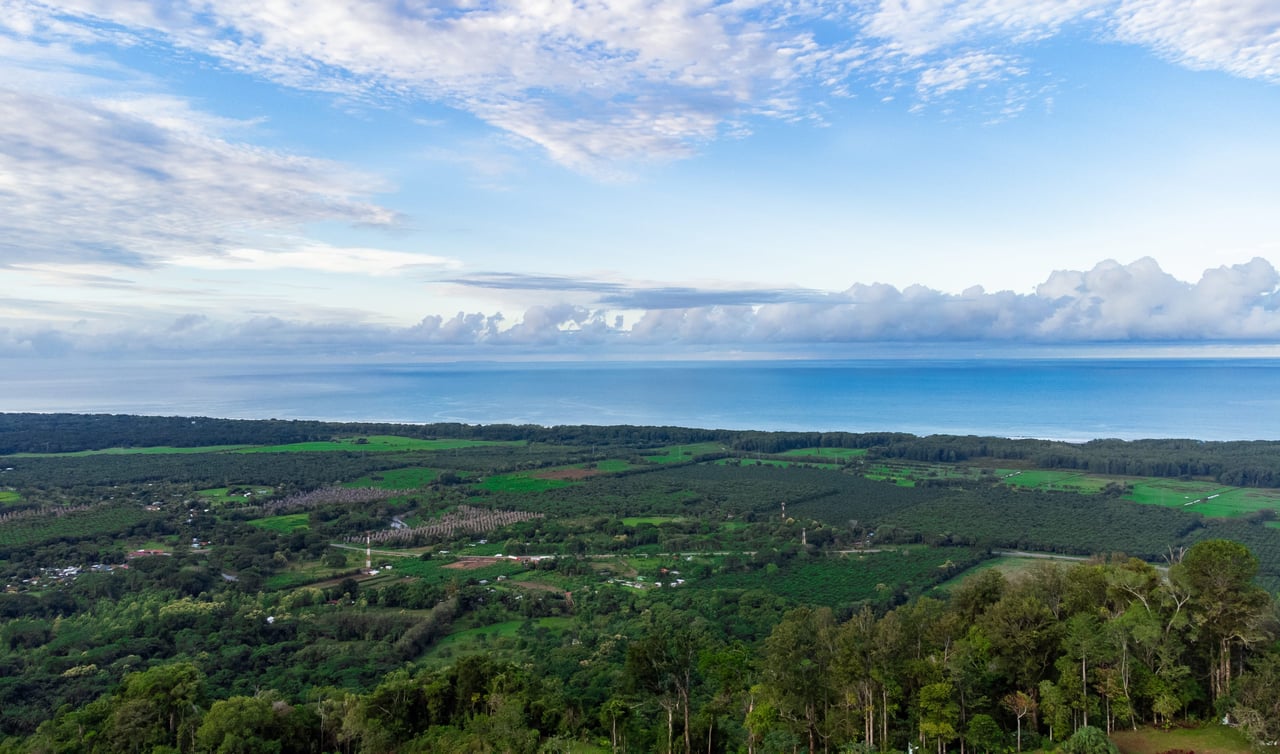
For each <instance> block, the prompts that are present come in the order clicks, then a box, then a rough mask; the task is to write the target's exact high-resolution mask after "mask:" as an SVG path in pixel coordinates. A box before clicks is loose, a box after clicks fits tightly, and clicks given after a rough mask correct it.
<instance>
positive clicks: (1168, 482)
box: [1125, 479, 1280, 518]
mask: <svg viewBox="0 0 1280 754" xmlns="http://www.w3.org/2000/svg"><path fill="white" fill-rule="evenodd" d="M1125 499H1126V500H1132V501H1134V502H1136V503H1144V504H1147V505H1163V506H1165V507H1169V508H1181V509H1182V510H1185V511H1190V512H1195V513H1199V514H1201V515H1204V516H1208V517H1211V518H1219V517H1230V516H1244V515H1248V514H1250V513H1253V512H1254V511H1260V510H1274V511H1276V512H1278V513H1280V490H1273V489H1261V488H1254V487H1247V488H1246V487H1224V486H1222V485H1220V484H1217V483H1216V482H1194V481H1193V482H1185V481H1181V480H1178V479H1144V480H1142V481H1140V482H1135V483H1134V484H1133V492H1132V493H1130V494H1128V495H1126V496H1125Z"/></svg>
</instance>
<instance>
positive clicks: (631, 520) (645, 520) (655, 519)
mask: <svg viewBox="0 0 1280 754" xmlns="http://www.w3.org/2000/svg"><path fill="white" fill-rule="evenodd" d="M621 520H622V523H623V524H625V525H626V526H639V525H640V524H653V525H654V526H657V525H658V524H665V523H668V522H670V521H683V520H684V519H683V518H681V517H679V516H627V517H626V518H623V519H621Z"/></svg>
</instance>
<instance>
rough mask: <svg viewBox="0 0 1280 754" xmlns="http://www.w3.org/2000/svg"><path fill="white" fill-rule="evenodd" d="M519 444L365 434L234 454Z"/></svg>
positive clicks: (380, 450)
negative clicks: (363, 435)
mask: <svg viewBox="0 0 1280 754" xmlns="http://www.w3.org/2000/svg"><path fill="white" fill-rule="evenodd" d="M524 444H525V443H524V442H523V441H509V442H508V441H498V440H418V439H414V438H412V437H399V436H397V435H369V436H368V437H344V438H339V439H336V440H327V441H319V442H295V443H288V444H285V445H260V446H256V447H252V448H243V447H242V448H239V449H238V450H236V451H235V452H237V453H331V452H334V451H351V452H360V453H394V452H404V451H410V450H455V449H459V448H480V447H496V446H523V445H524Z"/></svg>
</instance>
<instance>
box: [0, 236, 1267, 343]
mask: <svg viewBox="0 0 1280 754" xmlns="http://www.w3.org/2000/svg"><path fill="white" fill-rule="evenodd" d="M516 281H518V282H519V284H521V285H524V286H526V287H533V286H537V285H542V286H549V287H550V289H551V290H560V291H563V289H564V288H565V287H566V286H565V281H564V279H562V278H558V277H543V278H538V277H530V278H524V279H522V278H518V277H513V278H512V282H516ZM671 287H672V288H679V287H677V286H671ZM577 288H578V290H579V292H580V291H582V290H587V291H590V292H591V293H593V294H595V295H596V296H597V301H596V302H595V303H592V304H590V305H583V304H580V303H567V302H565V303H559V304H551V305H544V306H535V307H531V308H529V309H527V310H525V311H524V312H521V313H518V314H516V315H513V316H511V317H510V318H508V317H507V316H504V315H503V314H502V313H498V312H494V313H483V312H460V313H458V314H457V315H455V316H452V317H443V316H439V315H430V316H427V317H424V318H423V319H422V320H421V321H420V322H418V323H417V324H415V325H412V326H409V327H390V326H374V325H368V324H358V323H357V324H353V323H336V324H335V323H329V324H317V323H308V322H302V321H294V320H288V319H283V318H279V317H257V318H251V319H248V320H245V321H242V322H226V321H218V320H215V319H211V318H209V317H207V316H203V315H200V314H198V313H192V314H188V315H184V316H181V317H178V318H176V319H172V320H169V321H166V322H161V323H156V324H154V325H152V326H148V327H143V328H134V329H129V330H127V331H126V330H102V329H101V328H98V327H95V326H92V325H89V324H86V323H83V322H81V323H77V324H74V325H70V326H64V327H57V326H50V325H47V324H39V325H32V326H29V327H27V328H23V327H21V326H15V327H11V328H10V329H8V330H5V331H4V332H3V333H2V334H0V335H2V337H0V351H4V352H6V353H7V354H8V355H14V354H28V355H37V354H39V355H60V354H65V353H69V352H77V353H94V352H96V353H112V354H116V353H120V352H126V353H129V352H132V353H151V354H173V353H191V354H196V353H199V354H202V355H204V354H209V353H236V354H245V353H265V352H279V353H290V352H307V353H312V354H326V355H330V356H332V355H335V354H338V355H341V354H351V355H365V356H371V355H383V356H395V357H414V356H428V355H431V354H433V353H437V352H439V351H440V349H455V350H454V351H451V353H454V354H455V355H458V354H464V355H465V354H468V353H470V354H472V355H474V354H476V353H479V352H480V351H477V350H476V349H477V347H481V348H493V349H507V350H510V349H520V350H522V351H526V352H529V353H539V354H544V355H565V354H568V355H572V354H575V353H579V354H580V353H582V352H583V351H582V349H584V348H589V349H597V350H598V349H604V350H606V351H608V350H613V351H617V352H625V350H626V349H627V348H629V347H636V346H642V347H646V348H653V347H659V348H669V349H672V350H673V351H687V350H689V349H697V348H705V347H713V346H729V347H734V348H741V349H746V350H750V349H752V348H772V347H777V346H791V345H819V344H841V343H882V342H884V343H887V342H894V343H938V342H956V341H966V342H987V343H1004V344H1011V345H1017V344H1041V345H1046V344H1062V343H1066V344H1085V343H1134V344H1137V343H1180V344H1186V343H1207V342H1241V343H1249V342H1259V341H1274V340H1275V339H1276V338H1280V273H1277V271H1276V269H1275V268H1274V267H1273V266H1272V265H1271V264H1270V263H1269V262H1267V261H1266V260H1263V259H1253V260H1251V261H1249V262H1247V263H1244V264H1237V265H1232V266H1224V267H1218V268H1214V269H1210V270H1207V271H1205V273H1204V274H1203V275H1202V276H1201V278H1200V279H1199V280H1198V281H1197V282H1194V283H1191V282H1185V281H1181V280H1178V279H1176V278H1174V277H1173V276H1171V275H1169V274H1168V273H1166V272H1164V271H1163V270H1161V269H1160V267H1159V265H1158V264H1156V263H1155V261H1154V260H1151V259H1145V258H1144V259H1139V260H1137V261H1135V262H1132V263H1130V264H1120V263H1117V262H1114V261H1106V262H1103V263H1101V264H1098V265H1096V266H1095V267H1094V268H1093V269H1090V270H1083V271H1075V270H1060V271H1057V272H1054V273H1053V274H1052V275H1050V276H1049V278H1048V279H1047V280H1045V282H1044V283H1042V284H1041V285H1040V286H1038V287H1037V288H1036V290H1035V291H1034V292H1032V293H1029V294H1018V293H1013V292H1010V291H997V292H987V291H985V290H984V289H982V288H980V287H973V288H970V289H968V290H965V291H963V292H961V293H959V294H950V293H943V292H940V291H936V290H932V289H930V288H926V287H924V286H908V287H906V288H903V289H898V288H896V287H894V286H890V285H883V284H856V285H853V286H851V287H850V288H848V289H846V290H844V291H841V292H838V293H829V294H823V295H822V296H821V297H819V296H815V295H812V294H813V292H807V293H805V292H802V293H801V295H796V296H794V297H792V298H790V299H787V300H777V301H773V302H768V303H737V302H730V303H717V296H720V295H721V294H723V291H715V290H712V291H707V292H705V294H706V295H704V296H703V297H702V298H701V302H700V303H699V305H696V306H689V307H662V306H660V307H655V308H651V309H648V310H645V311H642V312H641V313H640V314H639V316H638V318H636V319H635V320H634V321H633V322H631V324H630V325H627V324H626V323H625V322H624V320H623V318H622V317H621V316H619V314H618V311H617V309H616V307H611V306H610V305H608V304H607V303H606V302H605V299H607V298H608V297H609V296H612V295H613V294H614V291H613V289H612V287H611V286H610V285H606V284H598V283H597V284H591V283H586V284H582V285H579V286H577ZM690 290H693V291H695V292H696V289H690ZM691 295H692V294H691Z"/></svg>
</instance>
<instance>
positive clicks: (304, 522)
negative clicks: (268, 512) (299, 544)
mask: <svg viewBox="0 0 1280 754" xmlns="http://www.w3.org/2000/svg"><path fill="white" fill-rule="evenodd" d="M249 525H250V526H256V527H258V528H259V529H266V530H267V531H274V532H279V533H280V534H288V533H289V532H291V531H297V530H298V529H305V528H307V526H308V525H309V521H308V518H307V514H306V513H289V514H286V515H283V516H268V517H267V518H259V519H257V520H255V521H250V522H249Z"/></svg>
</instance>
